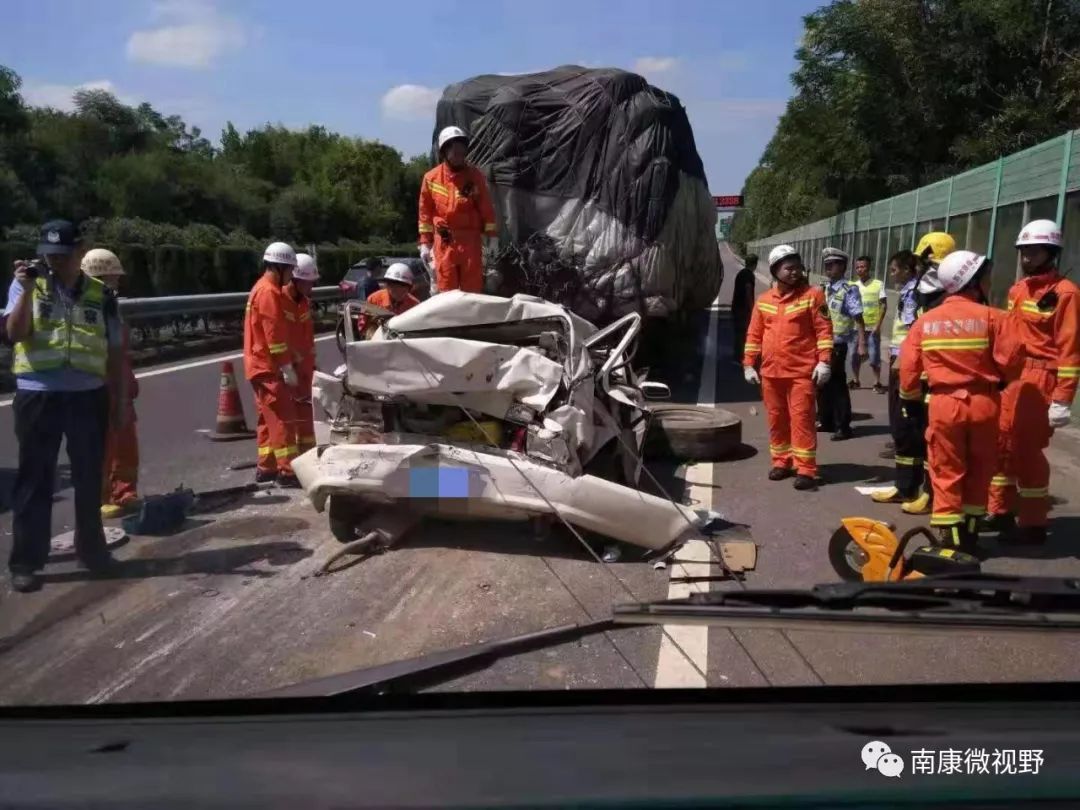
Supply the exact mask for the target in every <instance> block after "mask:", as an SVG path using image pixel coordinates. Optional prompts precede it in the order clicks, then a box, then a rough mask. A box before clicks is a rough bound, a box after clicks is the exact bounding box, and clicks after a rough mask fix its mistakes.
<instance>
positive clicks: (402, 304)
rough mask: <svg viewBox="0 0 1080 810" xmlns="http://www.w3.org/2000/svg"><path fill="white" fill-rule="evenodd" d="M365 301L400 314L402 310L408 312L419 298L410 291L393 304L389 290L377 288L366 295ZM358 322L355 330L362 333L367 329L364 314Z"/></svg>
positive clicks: (418, 301)
mask: <svg viewBox="0 0 1080 810" xmlns="http://www.w3.org/2000/svg"><path fill="white" fill-rule="evenodd" d="M367 302H368V303H369V304H374V305H375V306H377V307H382V308H383V309H388V310H390V311H391V312H393V313H394V314H395V315H400V314H401V313H402V312H408V311H409V310H410V309H412V308H413V307H415V306H416V305H417V304H419V303H420V300H419V299H418V298H417V297H416V296H415V295H413V294H412V293H409V294H408V295H406V296H405V297H404V298H402V299H401V300H400V301H399V302H398V303H396V304H395V303H394V299H393V298H391V297H390V291H389V290H378V291H377V292H373V293H372V294H371V295H369V296H368V297H367ZM358 324H359V325H358V327H357V331H358V332H359V333H360V334H364V330H365V329H367V318H366V317H365V316H364V315H361V316H360V319H359V321H358Z"/></svg>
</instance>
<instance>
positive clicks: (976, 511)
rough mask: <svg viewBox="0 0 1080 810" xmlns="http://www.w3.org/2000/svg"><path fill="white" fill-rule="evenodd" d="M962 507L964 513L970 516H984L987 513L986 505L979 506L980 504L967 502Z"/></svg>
mask: <svg viewBox="0 0 1080 810" xmlns="http://www.w3.org/2000/svg"><path fill="white" fill-rule="evenodd" d="M960 508H961V509H963V510H964V514H965V515H967V516H968V517H982V516H983V515H985V514H986V507H985V506H979V505H978V504H974V505H973V504H968V503H965V504H964V505H963V506H961V507H960Z"/></svg>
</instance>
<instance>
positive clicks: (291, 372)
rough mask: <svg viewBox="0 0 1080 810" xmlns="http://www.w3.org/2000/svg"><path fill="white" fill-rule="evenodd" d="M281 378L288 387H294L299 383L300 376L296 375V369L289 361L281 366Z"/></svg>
mask: <svg viewBox="0 0 1080 810" xmlns="http://www.w3.org/2000/svg"><path fill="white" fill-rule="evenodd" d="M281 379H283V380H284V381H285V384H286V385H287V386H289V387H290V388H296V386H298V385H300V378H299V377H297V376H296V369H295V368H293V367H292V364H291V363H289V364H286V365H284V366H282V367H281Z"/></svg>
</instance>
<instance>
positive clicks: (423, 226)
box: [420, 222, 435, 233]
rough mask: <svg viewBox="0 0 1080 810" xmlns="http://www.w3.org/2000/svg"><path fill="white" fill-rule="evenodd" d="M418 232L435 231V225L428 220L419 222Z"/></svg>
mask: <svg viewBox="0 0 1080 810" xmlns="http://www.w3.org/2000/svg"><path fill="white" fill-rule="evenodd" d="M420 233H435V226H434V225H432V224H430V223H428V222H421V223H420Z"/></svg>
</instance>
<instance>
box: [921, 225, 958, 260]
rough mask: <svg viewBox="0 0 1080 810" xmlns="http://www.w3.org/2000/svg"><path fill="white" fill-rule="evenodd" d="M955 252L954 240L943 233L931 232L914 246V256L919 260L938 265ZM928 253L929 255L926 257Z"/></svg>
mask: <svg viewBox="0 0 1080 810" xmlns="http://www.w3.org/2000/svg"><path fill="white" fill-rule="evenodd" d="M954 250H956V240H955V239H953V238H952V237H951V236H949V235H948V234H947V233H945V232H944V231H931V232H930V233H928V234H926V236H924V237H923V238H922V239H920V240H919V244H918V245H916V246H915V255H916V256H918V257H919V258H920V259H927V260H929V261H931V262H933V263H934V264H940V263H941V260H942V259H944V258H945V257H946V256H948V255H949V254H950V253H952V252H953V251H954ZM927 252H929V255H927Z"/></svg>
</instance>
